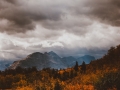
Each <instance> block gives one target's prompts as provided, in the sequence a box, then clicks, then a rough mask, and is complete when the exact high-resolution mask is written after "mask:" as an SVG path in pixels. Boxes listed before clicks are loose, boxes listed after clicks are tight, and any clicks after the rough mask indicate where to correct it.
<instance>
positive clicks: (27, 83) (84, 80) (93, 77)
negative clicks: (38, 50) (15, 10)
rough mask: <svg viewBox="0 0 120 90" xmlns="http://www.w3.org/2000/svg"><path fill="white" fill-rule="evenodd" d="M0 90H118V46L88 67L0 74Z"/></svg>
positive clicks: (10, 71)
mask: <svg viewBox="0 0 120 90" xmlns="http://www.w3.org/2000/svg"><path fill="white" fill-rule="evenodd" d="M0 89H12V90H120V45H118V46H116V47H111V48H110V49H109V50H108V52H107V54H106V55H104V56H103V57H102V58H100V59H97V60H95V61H91V62H90V64H85V62H84V61H83V63H82V65H78V62H76V64H75V65H74V67H71V68H67V69H60V70H58V69H51V68H44V69H42V70H37V69H36V67H31V68H21V67H17V68H16V69H15V70H13V69H6V70H5V71H0Z"/></svg>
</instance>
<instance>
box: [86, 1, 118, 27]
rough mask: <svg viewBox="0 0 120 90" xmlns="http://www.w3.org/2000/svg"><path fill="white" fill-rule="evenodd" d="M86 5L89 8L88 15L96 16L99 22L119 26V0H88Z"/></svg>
mask: <svg viewBox="0 0 120 90" xmlns="http://www.w3.org/2000/svg"><path fill="white" fill-rule="evenodd" d="M91 1H92V2H91ZM90 2H91V3H90ZM87 5H88V6H89V7H90V8H91V12H90V15H93V16H95V17H97V18H98V19H100V21H101V22H104V23H107V24H110V25H112V26H120V1H119V0H100V1H96V0H90V1H89V2H87Z"/></svg>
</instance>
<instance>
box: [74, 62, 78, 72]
mask: <svg viewBox="0 0 120 90" xmlns="http://www.w3.org/2000/svg"><path fill="white" fill-rule="evenodd" d="M74 70H75V71H78V62H77V61H76V64H75V66H74Z"/></svg>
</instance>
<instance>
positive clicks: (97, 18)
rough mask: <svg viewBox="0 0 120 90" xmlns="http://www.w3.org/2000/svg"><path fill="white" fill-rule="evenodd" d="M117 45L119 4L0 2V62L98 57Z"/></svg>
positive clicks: (111, 0) (99, 0) (118, 0)
mask: <svg viewBox="0 0 120 90" xmlns="http://www.w3.org/2000/svg"><path fill="white" fill-rule="evenodd" d="M118 44H120V0H0V60H19V59H22V58H24V57H26V56H27V55H28V54H30V53H33V52H49V51H54V52H56V53H57V54H58V55H60V56H61V57H63V56H69V55H72V56H82V55H85V54H89V55H93V56H95V57H96V58H98V57H101V56H102V55H104V54H105V53H106V51H107V50H108V49H109V48H110V47H111V46H116V45H118Z"/></svg>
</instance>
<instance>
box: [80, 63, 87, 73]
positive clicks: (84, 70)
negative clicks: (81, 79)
mask: <svg viewBox="0 0 120 90" xmlns="http://www.w3.org/2000/svg"><path fill="white" fill-rule="evenodd" d="M81 71H82V73H85V72H86V64H85V62H84V61H83V63H82V65H81Z"/></svg>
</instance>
